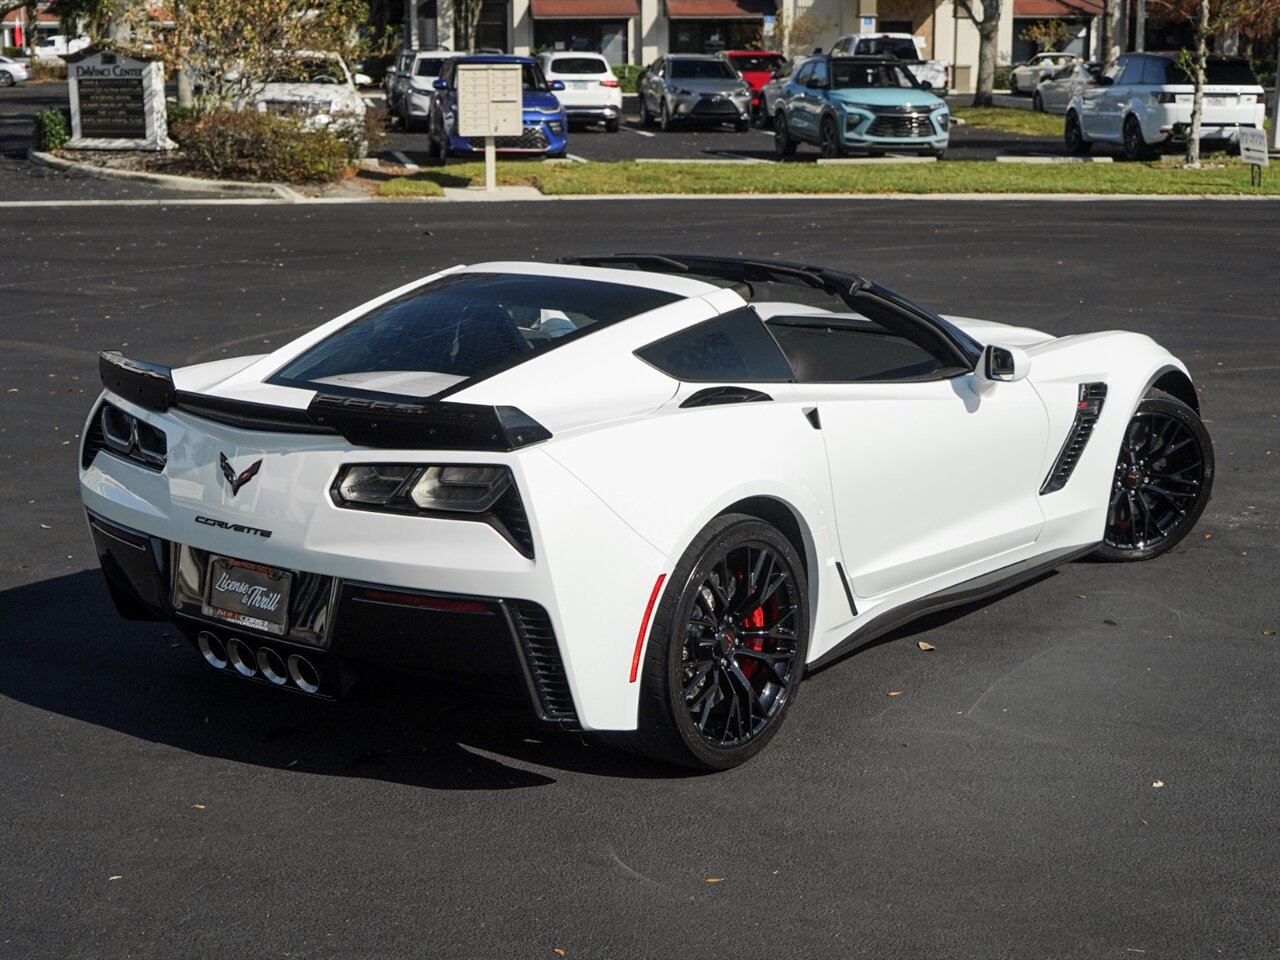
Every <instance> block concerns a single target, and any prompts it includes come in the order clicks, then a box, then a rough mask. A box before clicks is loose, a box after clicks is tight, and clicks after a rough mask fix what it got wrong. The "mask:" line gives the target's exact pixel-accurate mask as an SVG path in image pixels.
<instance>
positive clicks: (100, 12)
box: [49, 0, 119, 44]
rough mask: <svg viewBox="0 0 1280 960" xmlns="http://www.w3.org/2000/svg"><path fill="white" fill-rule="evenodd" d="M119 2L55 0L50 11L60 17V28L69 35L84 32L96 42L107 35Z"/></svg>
mask: <svg viewBox="0 0 1280 960" xmlns="http://www.w3.org/2000/svg"><path fill="white" fill-rule="evenodd" d="M118 6H119V4H118V3H113V2H112V0H53V3H51V4H50V5H49V10H50V12H52V13H54V14H56V15H57V17H58V21H59V28H60V29H61V30H62V32H63V33H65V34H66V35H67V36H73V35H75V34H76V33H79V32H83V33H84V34H85V35H86V36H87V37H88V38H89V39H90V41H92V42H93V43H95V44H98V43H101V42H102V41H103V40H104V39H105V38H106V36H107V26H108V24H109V23H110V21H111V15H112V14H113V13H115V12H116V7H118Z"/></svg>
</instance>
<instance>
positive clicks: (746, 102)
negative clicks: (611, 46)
mask: <svg viewBox="0 0 1280 960" xmlns="http://www.w3.org/2000/svg"><path fill="white" fill-rule="evenodd" d="M636 90H637V92H638V93H639V94H640V122H641V123H642V124H643V125H644V126H646V127H651V126H653V124H654V123H655V122H657V123H659V124H660V125H661V126H662V129H663V130H670V129H671V127H672V125H673V124H675V123H677V122H681V121H702V122H705V123H732V124H733V126H734V129H736V130H737V131H738V132H740V133H741V132H742V131H744V130H746V129H747V128H748V127H749V126H750V125H751V87H750V86H748V85H747V83H746V82H745V81H744V80H743V79H742V78H741V77H739V76H738V75H737V74H736V73H735V72H734V70H733V67H731V66H729V64H728V63H727V62H726V61H725V60H723V59H721V58H719V57H712V56H698V55H696V54H683V53H676V54H671V55H669V56H665V57H659V58H658V59H657V60H655V61H654V62H653V63H651V64H649V66H648V67H646V68H645V71H644V73H642V74H640V79H639V80H638V81H637V82H636Z"/></svg>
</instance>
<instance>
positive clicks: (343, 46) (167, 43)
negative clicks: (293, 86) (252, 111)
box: [127, 0, 368, 112]
mask: <svg viewBox="0 0 1280 960" xmlns="http://www.w3.org/2000/svg"><path fill="white" fill-rule="evenodd" d="M128 13H129V20H130V25H131V27H132V37H131V39H130V41H129V43H128V44H127V45H128V46H130V47H137V48H140V49H144V50H146V51H147V52H148V53H150V54H151V55H153V56H159V57H160V58H161V59H162V60H164V62H165V64H166V65H167V66H169V67H171V68H173V69H184V68H185V69H186V70H187V71H189V72H190V74H191V79H192V82H193V84H194V85H195V87H196V88H197V90H198V91H199V96H198V97H197V98H196V101H195V107H196V109H197V110H198V111H200V112H205V111H208V110H210V109H213V108H215V107H217V106H220V105H222V104H225V103H229V102H231V103H233V102H237V101H244V100H246V99H248V97H249V95H250V93H251V91H252V90H253V89H254V88H256V87H258V86H260V85H261V84H263V83H265V82H266V81H267V80H269V79H270V77H271V76H272V74H274V73H275V72H276V71H277V70H278V69H279V68H280V54H281V53H282V52H296V51H303V50H305V51H316V52H325V53H329V52H332V53H338V54H341V55H343V56H344V57H347V58H351V57H353V56H356V55H358V53H359V43H360V42H359V40H358V34H357V31H358V28H359V27H360V25H361V24H363V23H364V21H365V18H366V16H367V14H368V8H367V6H366V5H365V3H364V0H180V5H179V0H162V2H160V3H156V2H150V3H144V2H137V3H135V4H134V5H133V6H132V7H131V8H130V10H129V11H128Z"/></svg>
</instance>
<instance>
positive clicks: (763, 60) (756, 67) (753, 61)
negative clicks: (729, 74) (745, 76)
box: [729, 53, 782, 73]
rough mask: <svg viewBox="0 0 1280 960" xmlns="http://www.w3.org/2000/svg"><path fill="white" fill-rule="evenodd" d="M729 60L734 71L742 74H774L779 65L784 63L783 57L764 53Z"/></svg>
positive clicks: (737, 56)
mask: <svg viewBox="0 0 1280 960" xmlns="http://www.w3.org/2000/svg"><path fill="white" fill-rule="evenodd" d="M729 60H730V62H732V63H733V66H734V69H735V70H738V71H739V72H741V73H748V72H752V71H755V72H761V71H767V72H769V73H772V72H773V71H774V69H775V68H776V67H777V66H778V64H780V63H782V57H780V56H778V55H777V54H773V55H769V54H764V53H752V54H738V55H736V56H732V57H730V58H729Z"/></svg>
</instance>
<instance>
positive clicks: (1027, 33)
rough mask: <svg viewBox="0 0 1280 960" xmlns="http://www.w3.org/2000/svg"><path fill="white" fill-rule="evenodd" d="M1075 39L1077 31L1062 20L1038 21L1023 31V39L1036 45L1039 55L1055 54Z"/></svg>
mask: <svg viewBox="0 0 1280 960" xmlns="http://www.w3.org/2000/svg"><path fill="white" fill-rule="evenodd" d="M1075 37H1076V35H1075V31H1073V30H1072V29H1071V28H1070V27H1068V26H1067V25H1066V24H1065V23H1063V22H1062V21H1061V20H1037V21H1036V22H1035V23H1033V24H1032V25H1031V26H1029V27H1027V29H1025V30H1023V31H1022V39H1023V40H1026V41H1027V42H1028V43H1034V44H1035V45H1036V52H1037V53H1053V52H1055V51H1057V50H1060V49H1061V48H1062V47H1065V46H1066V45H1067V44H1068V43H1070V42H1071V41H1072V40H1074V39H1075Z"/></svg>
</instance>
